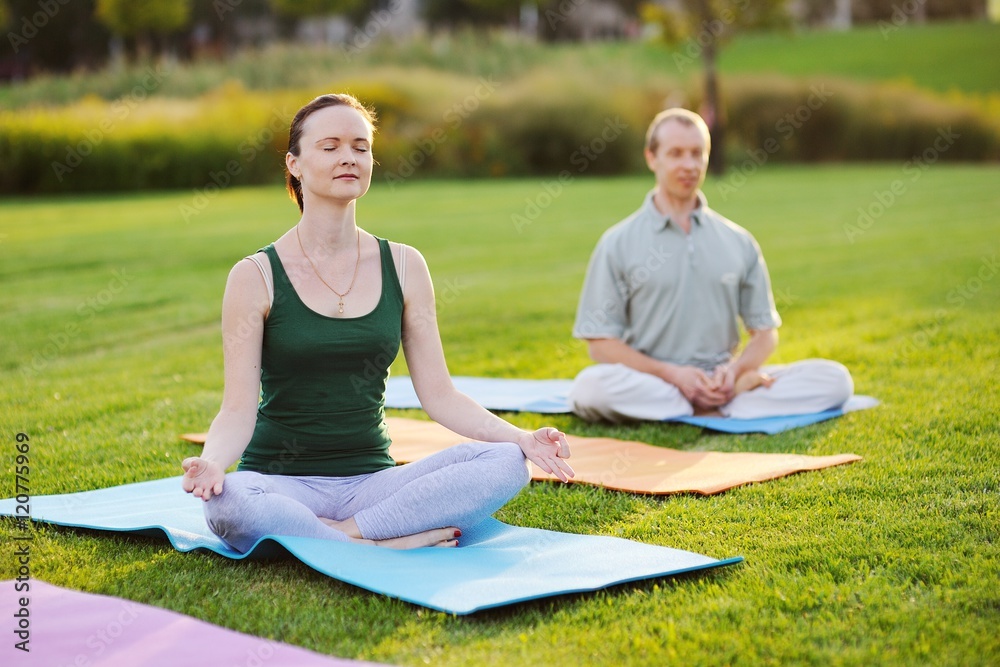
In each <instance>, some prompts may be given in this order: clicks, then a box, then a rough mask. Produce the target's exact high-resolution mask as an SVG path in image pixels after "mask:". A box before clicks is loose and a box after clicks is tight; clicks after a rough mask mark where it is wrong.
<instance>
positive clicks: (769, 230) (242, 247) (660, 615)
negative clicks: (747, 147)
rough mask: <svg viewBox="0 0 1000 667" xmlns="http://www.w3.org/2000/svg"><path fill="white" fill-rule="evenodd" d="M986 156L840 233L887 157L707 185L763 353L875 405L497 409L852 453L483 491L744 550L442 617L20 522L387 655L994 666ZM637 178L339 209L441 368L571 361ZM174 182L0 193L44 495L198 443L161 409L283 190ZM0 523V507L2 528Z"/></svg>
mask: <svg viewBox="0 0 1000 667" xmlns="http://www.w3.org/2000/svg"><path fill="white" fill-rule="evenodd" d="M998 176H1000V169H997V168H996V167H966V166H945V165H940V164H939V165H935V166H934V167H932V168H931V169H928V170H927V171H926V172H924V173H923V174H922V176H921V177H920V179H919V180H918V181H916V182H912V181H909V180H905V183H904V185H905V187H906V190H905V192H904V193H903V194H901V195H899V196H898V198H897V201H896V202H895V203H894V204H893V205H892V206H890V207H889V208H888V209H887V210H886V211H885V213H884V214H883V215H881V216H878V217H877V218H876V219H875V220H874V224H872V225H871V226H870V227H869V228H867V229H866V230H862V231H863V233H861V235H860V236H855V237H854V240H853V242H851V241H850V240H849V238H848V233H847V231H845V229H847V230H849V229H850V227H849V226H850V225H856V224H857V218H858V212H857V209H858V208H859V207H862V208H868V207H870V206H871V204H872V202H874V201H875V193H876V192H880V191H883V190H889V189H890V188H891V186H892V184H893V183H894V182H895V181H897V180H901V181H903V180H904V179H908V178H909V176H908V174H907V173H905V172H903V170H902V167H901V165H897V166H893V165H887V166H878V167H874V166H873V167H829V168H810V169H804V168H780V169H779V168H768V169H765V170H762V171H761V172H759V173H758V174H756V175H754V176H752V177H751V178H750V179H749V182H748V184H747V185H746V186H745V187H743V188H741V189H739V190H738V191H736V192H735V193H728V194H727V196H726V197H725V199H723V197H722V194H721V193H720V191H719V187H718V183H717V182H714V183H709V184H708V186H707V188H706V191H707V193H708V196H709V199H710V201H711V202H712V203H713V204H714V205H715V207H716V208H717V209H719V210H720V211H721V212H723V213H724V214H726V215H728V216H729V217H731V218H733V219H735V220H737V221H738V222H740V223H741V224H743V225H744V226H746V227H748V228H749V229H751V230H752V231H753V232H754V234H755V235H756V237H757V239H758V241H759V242H760V243H761V245H762V247H763V249H764V251H765V254H766V256H767V258H768V264H769V268H770V270H771V275H772V279H773V282H774V285H775V291H776V295H777V299H778V302H779V307H780V309H781V312H782V315H783V317H784V326H783V328H782V343H781V346H780V348H779V351H778V355H777V360H778V361H785V360H794V359H798V358H803V357H808V356H823V357H829V358H834V359H838V360H840V361H843V362H844V363H846V364H847V365H848V366H849V367H850V368H851V369H852V371H853V373H854V377H855V381H856V388H857V391H858V392H859V393H865V394H872V395H875V396H877V397H879V398H880V399H881V400H882V401H883V404H882V405H881V406H880V407H878V408H876V409H874V410H870V411H866V412H862V413H855V414H851V415H848V416H846V417H844V418H841V419H837V420H834V421H831V422H826V423H822V424H817V425H814V426H811V427H807V428H803V429H798V430H795V431H792V432H789V433H784V434H780V435H777V436H770V437H768V436H761V435H744V436H723V435H710V434H708V433H705V432H702V431H700V430H699V429H696V428H693V427H688V426H675V425H659V424H647V425H642V426H629V427H611V426H599V425H598V426H589V425H585V424H583V423H582V422H580V421H578V420H577V419H575V418H573V417H571V416H558V417H553V418H543V417H541V416H538V415H527V414H517V415H509V418H510V419H511V420H512V421H514V422H515V423H517V424H519V425H522V426H525V427H533V426H537V425H541V424H542V423H546V422H549V423H553V424H554V425H556V426H559V427H560V428H563V429H565V430H567V431H569V432H573V433H577V434H582V435H611V436H615V437H623V438H628V439H633V440H644V441H647V442H651V443H654V444H657V445H664V446H672V447H679V448H682V449H689V450H692V449H693V450H714V451H762V452H793V453H800V454H833V453H842V452H854V453H856V454H860V455H861V456H863V457H864V460H863V461H862V462H860V463H857V464H853V465H850V466H845V467H838V468H833V469H829V470H825V471H820V472H814V473H806V474H801V475H795V476H792V477H788V478H784V479H781V480H775V481H772V482H768V483H765V484H755V485H751V486H746V487H741V488H738V489H734V490H732V491H729V492H727V493H724V494H722V495H718V496H712V497H697V496H674V497H667V498H644V497H636V496H632V495H628V494H622V493H615V492H609V491H604V490H600V489H594V488H585V487H577V486H568V487H564V486H554V485H549V484H534V485H532V486H531V487H529V488H528V489H526V490H525V491H524V492H522V493H521V494H520V495H519V496H518V497H517V498H516V499H515V500H514V501H513V502H512V503H510V504H509V505H508V506H507V507H505V508H504V509H503V510H501V512H500V513H499V517H500V518H501V519H503V520H505V521H508V522H512V523H515V524H518V525H525V526H534V527H542V528H549V529H556V530H564V531H570V532H578V533H590V534H600V535H615V536H621V537H626V538H631V539H636V540H640V541H643V542H649V543H654V544H662V545H667V546H671V547H676V548H681V549H688V550H693V551H698V552H701V553H705V554H708V555H711V556H714V557H719V558H721V557H727V556H732V555H737V554H740V555H743V556H745V557H746V562H745V563H744V564H742V565H739V566H735V567H731V568H726V569H724V570H722V571H718V572H714V573H709V574H705V575H701V576H687V577H680V578H677V579H670V580H661V581H657V582H643V583H638V584H634V585H628V586H623V587H618V588H615V589H613V590H609V591H603V592H599V593H595V594H592V595H574V596H568V597H562V598H558V599H548V600H541V601H536V602H532V603H528V604H524V605H518V606H516V607H512V608H505V609H499V610H494V611H487V612H484V613H481V614H477V615H474V616H472V617H461V618H456V617H449V616H447V615H444V614H439V613H435V612H429V611H427V610H423V609H419V608H417V607H414V606H411V605H409V604H406V603H403V602H399V601H394V600H389V599H386V598H384V597H380V596H378V595H374V594H371V593H368V592H365V591H362V590H359V589H356V588H353V587H351V586H348V585H345V584H342V583H339V582H336V581H334V580H331V579H328V578H326V577H324V576H321V575H318V574H316V573H314V572H312V571H311V570H309V569H308V568H306V567H305V566H303V565H300V564H298V563H297V562H286V561H283V562H270V563H258V562H253V563H237V562H232V561H228V560H225V559H222V558H219V557H215V556H209V555H196V554H180V553H177V552H174V551H173V550H172V549H170V548H169V547H168V546H167V545H166V544H165V543H163V542H161V541H155V540H151V539H143V538H129V537H122V536H115V535H111V534H101V533H90V532H82V531H74V530H70V529H65V528H55V527H44V526H40V527H37V528H36V529H35V530H34V536H33V542H32V554H33V556H32V563H31V565H32V575H33V576H34V577H37V578H39V579H44V580H46V581H49V582H51V583H54V584H58V585H63V586H68V587H71V588H74V589H78V590H85V591H93V592H99V593H106V594H112V595H119V596H123V597H125V598H128V599H132V600H139V601H143V602H148V603H151V604H155V605H158V606H162V607H166V608H169V609H174V610H177V611H180V612H183V613H186V614H190V615H192V616H195V617H198V618H201V619H205V620H207V621H210V622H212V623H217V624H220V625H223V626H226V627H229V628H233V629H236V630H239V631H242V632H247V633H251V634H255V635H260V636H264V637H269V638H273V639H277V640H281V641H286V642H291V643H293V644H297V645H301V646H305V647H308V648H310V649H313V650H317V651H321V652H324V653H329V654H333V655H337V656H343V657H356V658H367V659H371V660H377V661H382V662H387V663H392V664H405V665H420V664H426V663H428V662H431V663H435V664H443V665H468V664H556V663H558V662H563V661H572V663H573V664H580V665H603V664H615V665H618V664H628V665H664V664H710V665H726V664H746V665H758V664H814V665H831V664H832V665H869V664H880V665H913V664H941V665H970V664H979V665H986V664H996V663H997V661H998V660H1000V639H998V635H997V633H996V627H997V626H998V624H1000V592H998V587H997V582H998V581H1000V559H998V556H1000V549H998V545H997V528H998V526H1000V501H998V492H1000V473H998V470H1000V436H998V432H997V428H996V415H997V414H998V413H1000V390H998V385H997V377H998V376H1000V363H998V358H1000V354H998V352H1000V320H998V318H997V313H998V312H1000V277H998V276H997V267H996V264H995V263H996V261H997V254H998V250H1000V248H998V238H1000V237H998V235H997V229H998V225H997V221H996V212H997V210H998V209H1000V191H998V190H997V188H996V183H997V182H998ZM647 187H649V181H648V179H646V178H623V179H608V180H582V179H581V180H577V181H575V182H574V183H571V184H569V185H568V186H567V187H566V188H565V190H564V192H563V193H562V194H561V195H559V196H558V197H556V198H555V199H554V200H553V201H552V203H551V205H550V206H548V207H547V208H545V209H544V210H543V211H542V213H541V214H540V215H539V216H538V217H537V218H536V219H535V221H534V223H533V224H531V225H529V226H527V227H525V228H523V229H522V230H521V231H520V233H518V232H517V231H515V229H514V226H513V224H512V222H511V216H512V215H513V214H515V213H521V214H523V212H524V210H525V206H526V200H531V199H535V198H537V197H538V196H539V194H540V193H541V192H543V189H542V181H540V180H521V181H499V182H462V183H453V182H436V183H431V182H424V183H413V184H407V185H405V186H403V187H400V188H397V190H396V191H395V192H390V191H389V190H388V189H387V188H385V187H384V186H382V187H378V186H376V189H375V190H374V191H373V192H372V193H370V194H369V195H368V196H367V197H366V198H365V199H364V200H363V201H362V203H361V205H360V219H361V221H362V223H363V225H364V226H365V227H366V228H367V229H368V230H370V231H372V232H374V233H376V234H380V235H386V236H389V237H390V238H394V239H397V240H400V241H404V242H408V243H411V244H414V245H416V246H417V247H418V248H420V249H422V251H423V252H424V254H425V255H426V257H427V259H428V262H429V263H430V266H431V268H432V271H433V273H434V275H435V278H436V284H437V289H438V294H439V300H440V303H439V311H440V319H441V326H442V331H443V336H444V343H445V347H446V351H447V353H448V358H449V362H450V368H451V371H452V372H453V373H455V374H464V375H491V376H505V377H514V376H523V377H539V378H542V377H570V376H572V375H573V374H574V373H575V372H577V371H578V370H579V369H581V368H582V367H584V365H586V364H587V363H588V361H587V358H586V354H585V350H584V348H583V346H581V345H580V344H578V343H576V342H573V341H572V340H571V339H570V337H569V330H570V326H571V320H572V316H573V312H574V308H575V303H576V299H577V294H578V290H579V287H580V282H581V280H582V277H583V272H584V268H585V265H586V261H587V258H588V256H589V253H590V250H591V249H592V247H593V244H594V242H595V241H596V239H597V237H598V236H599V234H600V233H601V231H602V230H603V229H604V228H605V227H607V226H608V225H609V224H611V223H612V222H614V221H616V220H618V219H620V218H621V217H623V216H624V215H626V214H627V213H629V212H630V211H631V210H633V209H634V208H635V207H636V206H637V205H638V202H639V200H640V198H641V197H642V195H643V193H644V192H645V190H646V189H647ZM897 190H899V188H898V187H897ZM191 197H192V195H191V193H169V194H145V195H135V196H119V197H80V198H49V199H34V200H17V199H7V200H5V201H3V202H0V256H2V258H3V262H2V263H0V275H2V281H3V284H4V285H5V286H6V289H4V290H2V291H0V308H2V309H3V312H4V318H3V319H4V328H3V345H2V346H0V400H2V405H3V412H2V416H0V424H2V425H3V429H2V431H0V433H2V434H3V436H2V437H3V438H5V439H6V440H7V445H6V446H5V448H4V450H3V451H4V452H5V454H4V458H3V459H2V465H0V469H2V471H3V473H2V474H3V475H4V479H3V481H2V482H0V484H2V487H3V488H4V489H7V492H6V493H4V494H3V495H11V494H12V492H13V485H14V473H13V467H14V444H15V443H14V438H15V434H16V433H17V432H24V433H27V434H28V435H29V436H30V438H31V476H30V483H31V486H32V491H33V493H34V494H36V495H37V494H45V493H57V492H70V491H79V490H84V489H91V488H98V487H105V486H111V485H116V484H123V483H127V482H134V481H140V480H147V479H155V478H162V477H166V476H170V475H176V474H177V473H178V472H179V463H180V461H181V459H182V458H184V457H185V456H188V455H190V454H191V453H193V452H195V451H197V450H196V449H194V448H192V446H191V445H188V444H185V443H183V442H181V441H180V440H179V439H178V438H177V435H178V434H179V433H182V432H185V431H191V430H202V429H204V428H205V427H207V425H208V423H209V421H210V420H211V419H212V417H213V415H214V413H215V410H216V409H217V407H218V403H219V400H220V397H221V389H222V367H221V351H220V348H221V341H220V334H219V329H218V318H219V302H220V298H221V293H222V287H223V284H224V281H225V277H226V273H227V272H228V270H229V267H230V266H231V265H232V263H233V262H235V261H236V260H237V259H238V258H239V257H242V256H243V255H245V254H247V253H248V252H251V251H253V250H255V249H256V248H258V247H260V246H261V245H264V244H266V243H267V242H269V241H270V240H272V239H274V238H275V237H277V236H278V235H279V234H280V233H282V231H283V230H285V229H287V228H288V227H289V226H290V225H291V224H293V223H294V221H295V218H296V216H295V215H294V207H293V205H292V204H291V203H290V202H288V201H287V200H286V199H285V198H284V195H283V194H282V192H281V191H280V190H279V189H277V188H257V189H234V190H229V191H225V192H223V193H221V194H219V195H218V196H216V197H215V198H214V199H213V200H212V201H211V203H210V205H209V206H208V207H207V208H205V210H204V211H203V212H202V213H201V214H200V215H198V216H197V217H195V218H194V219H192V221H191V223H190V224H184V223H183V220H182V218H181V216H180V213H179V210H178V207H179V206H180V205H181V204H189V203H190V200H191ZM116 272H117V274H116ZM397 370H400V371H401V370H403V369H402V368H401V367H400V368H398V369H397ZM410 414H412V413H410ZM13 531H14V527H13V524H12V523H11V522H10V521H6V520H5V521H2V522H0V533H2V534H3V539H4V544H6V545H10V541H9V538H10V536H11V534H12V533H13ZM5 554H6V555H5V556H4V557H3V558H2V559H0V578H3V579H9V578H11V577H13V576H15V573H16V564H15V559H14V558H13V556H12V555H11V554H12V549H11V548H9V547H6V548H5ZM567 567H572V564H571V563H568V564H567Z"/></svg>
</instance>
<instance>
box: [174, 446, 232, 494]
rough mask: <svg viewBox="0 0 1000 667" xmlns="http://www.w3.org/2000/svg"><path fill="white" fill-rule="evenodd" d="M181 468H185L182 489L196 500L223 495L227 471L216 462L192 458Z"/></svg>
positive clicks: (196, 457)
mask: <svg viewBox="0 0 1000 667" xmlns="http://www.w3.org/2000/svg"><path fill="white" fill-rule="evenodd" d="M181 467H182V468H184V478H183V479H182V480H181V487H182V488H183V489H184V490H185V491H187V492H188V493H191V494H193V495H194V497H195V498H201V499H202V500H208V499H209V498H211V497H212V496H213V495H215V496H217V495H219V494H221V493H222V482H223V480H224V479H225V478H226V471H225V470H224V469H223V468H222V466H220V465H219V464H218V463H216V462H215V461H212V460H211V459H203V458H202V457H200V456H191V457H188V458H186V459H184V461H182V462H181Z"/></svg>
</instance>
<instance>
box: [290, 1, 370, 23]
mask: <svg viewBox="0 0 1000 667" xmlns="http://www.w3.org/2000/svg"><path fill="white" fill-rule="evenodd" d="M270 3H271V7H272V8H273V9H274V12H275V13H276V14H278V15H280V16H287V17H289V18H295V19H304V18H309V17H312V16H333V15H337V14H339V15H343V16H346V17H347V18H348V19H350V20H351V21H352V22H353V23H355V24H357V23H360V22H361V21H362V20H364V18H365V16H366V15H367V14H368V13H369V12H370V11H371V9H372V5H371V3H370V2H367V1H366V0H270Z"/></svg>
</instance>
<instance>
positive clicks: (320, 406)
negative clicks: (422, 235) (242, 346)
mask: <svg viewBox="0 0 1000 667" xmlns="http://www.w3.org/2000/svg"><path fill="white" fill-rule="evenodd" d="M378 244H379V250H380V253H381V259H382V294H381V296H380V297H379V302H378V305H377V306H375V309H374V310H373V311H371V312H370V313H368V314H367V315H362V316H361V317H352V318H336V317H327V316H325V315H321V314H319V313H317V312H315V311H314V310H312V309H310V308H309V307H307V306H306V305H305V304H304V303H302V300H301V299H299V295H298V294H297V293H296V292H295V289H294V288H293V287H292V283H291V282H290V281H289V279H288V275H287V274H286V273H285V269H284V267H283V266H282V265H281V260H280V259H279V258H278V253H277V252H276V251H275V249H274V245H273V244H272V245H269V246H267V247H266V248H264V249H263V251H264V252H265V253H266V254H267V257H268V260H269V261H270V263H271V273H272V275H273V276H274V302H273V303H272V304H271V310H270V313H269V314H268V316H267V320H266V321H265V322H264V343H263V348H262V355H261V388H262V389H261V403H260V407H259V409H258V411H257V425H256V427H255V428H254V432H253V436H252V437H251V438H250V444H249V445H247V448H246V450H245V451H244V453H243V458H242V459H241V460H240V465H239V470H253V471H257V472H262V473H270V474H275V475H328V476H332V477H346V476H349V475H360V474H364V473H371V472H376V471H378V470H382V469H384V468H389V467H392V466H393V465H395V462H394V461H393V460H392V457H390V456H389V433H388V430H387V429H386V424H385V387H386V379H387V378H388V376H389V365H390V364H391V363H392V362H393V360H394V359H395V358H396V355H397V353H398V352H399V343H400V334H401V329H402V320H403V290H402V288H401V287H400V285H399V279H398V278H397V276H396V269H395V265H394V263H393V261H392V254H391V252H390V250H389V243H388V241H386V240H384V239H378Z"/></svg>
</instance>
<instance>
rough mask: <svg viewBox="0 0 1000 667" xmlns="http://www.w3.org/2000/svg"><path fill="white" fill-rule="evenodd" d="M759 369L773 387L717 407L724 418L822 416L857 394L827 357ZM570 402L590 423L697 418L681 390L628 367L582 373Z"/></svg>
mask: <svg viewBox="0 0 1000 667" xmlns="http://www.w3.org/2000/svg"><path fill="white" fill-rule="evenodd" d="M761 370H762V371H763V372H765V373H767V374H768V375H770V376H772V377H773V378H774V384H772V385H771V386H770V387H757V388H756V389H752V390H750V391H747V392H743V393H742V394H738V395H737V396H736V397H735V398H734V399H733V400H732V401H730V402H729V403H727V404H726V405H723V406H721V407H720V408H719V412H721V413H722V414H723V416H725V417H733V418H735V419H758V418H761V417H777V416H784V415H801V414H808V413H812V412H822V411H823V410H830V409H832V408H838V407H840V406H841V405H843V404H844V402H845V401H847V399H848V398H850V397H851V394H853V393H854V381H853V380H852V379H851V374H850V372H849V371H848V370H847V368H845V367H844V366H843V365H842V364H839V363H837V362H835V361H829V360H827V359H807V360H805V361H797V362H794V363H790V364H782V365H774V366H763V367H762V368H761ZM569 403H570V406H571V407H572V409H573V412H574V413H576V414H577V415H578V416H579V417H581V418H582V419H586V420H587V421H599V420H606V421H611V422H625V421H636V420H648V421H662V420H665V419H672V418H675V417H688V416H691V415H692V414H694V408H693V407H692V406H691V404H690V403H689V402H688V400H687V399H686V398H684V395H683V394H682V393H681V392H680V390H679V389H678V388H677V387H675V386H674V385H672V384H670V383H669V382H665V381H663V380H661V379H660V378H658V377H656V376H653V375H649V374H648V373H642V372H640V371H637V370H633V369H631V368H629V367H628V366H625V365H624V364H597V365H595V366H590V367H589V368H585V369H583V370H582V371H581V372H580V374H579V375H577V376H576V379H575V380H574V381H573V386H572V388H571V389H570V392H569Z"/></svg>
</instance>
